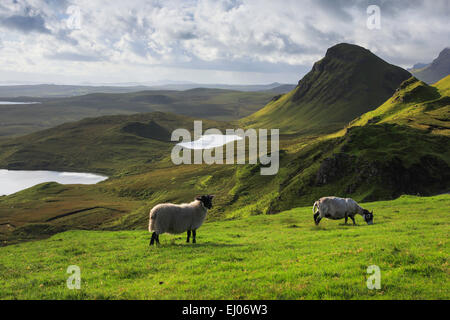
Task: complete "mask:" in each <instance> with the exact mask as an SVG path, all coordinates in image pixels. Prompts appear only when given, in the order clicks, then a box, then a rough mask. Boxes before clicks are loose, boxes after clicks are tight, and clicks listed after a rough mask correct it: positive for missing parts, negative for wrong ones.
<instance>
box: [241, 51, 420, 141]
mask: <svg viewBox="0 0 450 320" xmlns="http://www.w3.org/2000/svg"><path fill="white" fill-rule="evenodd" d="M410 76H411V75H410V73H409V72H407V71H406V70H403V69H401V68H399V67H397V66H393V65H390V64H388V63H387V62H385V61H383V60H382V59H380V58H379V57H377V56H376V55H374V54H373V53H371V52H370V51H369V50H367V49H364V48H362V47H359V46H356V45H351V44H346V43H341V44H338V45H336V46H333V47H331V48H329V49H328V50H327V53H326V55H325V57H324V58H323V59H322V60H320V61H318V62H316V63H315V64H314V66H313V68H312V70H311V71H310V72H309V73H308V74H307V75H306V76H305V77H303V79H301V80H300V81H299V83H298V86H297V88H296V89H295V90H293V91H291V92H289V93H287V94H285V95H282V96H279V97H277V98H278V99H276V98H275V99H273V100H272V101H271V102H270V103H269V104H268V105H267V106H266V107H264V108H263V109H261V110H259V111H257V112H256V113H254V114H252V115H250V116H249V117H247V118H245V119H243V120H242V124H243V125H245V126H248V127H255V126H256V127H261V128H279V129H282V130H283V132H285V133H287V132H332V131H333V130H337V129H339V128H342V127H343V126H344V125H346V124H347V123H348V122H349V121H351V120H352V119H354V118H356V117H357V116H360V115H361V114H363V113H365V112H367V111H370V110H373V109H375V108H376V107H378V106H379V105H380V104H382V103H383V102H384V101H386V99H388V98H389V97H390V96H391V95H392V94H393V93H394V91H395V89H396V88H397V87H398V86H399V85H400V83H401V82H403V81H404V80H406V79H408V78H409V77H410Z"/></svg>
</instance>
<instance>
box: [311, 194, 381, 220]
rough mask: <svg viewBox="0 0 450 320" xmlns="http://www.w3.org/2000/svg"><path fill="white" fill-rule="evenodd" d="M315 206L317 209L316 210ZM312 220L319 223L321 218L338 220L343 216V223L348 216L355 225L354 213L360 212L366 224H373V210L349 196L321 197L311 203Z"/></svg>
mask: <svg viewBox="0 0 450 320" xmlns="http://www.w3.org/2000/svg"><path fill="white" fill-rule="evenodd" d="M316 208H317V211H316ZM313 213H314V222H315V223H316V225H318V224H319V222H320V220H321V219H322V218H324V217H325V218H328V219H333V220H338V219H342V218H345V224H347V219H348V217H350V219H352V221H353V224H354V225H355V224H356V222H355V215H356V214H360V215H361V216H362V217H363V218H364V220H365V221H366V222H367V224H373V211H372V212H369V211H368V210H366V209H364V208H362V207H361V206H360V205H359V204H358V203H357V202H356V201H355V200H353V199H351V198H345V199H344V198H338V197H323V198H320V199H319V200H317V201H316V202H314V205H313Z"/></svg>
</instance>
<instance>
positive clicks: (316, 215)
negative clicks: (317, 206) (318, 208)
mask: <svg viewBox="0 0 450 320" xmlns="http://www.w3.org/2000/svg"><path fill="white" fill-rule="evenodd" d="M318 216H319V212H316V213H315V214H314V222H315V223H316V224H317V217H318Z"/></svg>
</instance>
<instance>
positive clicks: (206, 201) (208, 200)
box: [195, 195, 214, 209]
mask: <svg viewBox="0 0 450 320" xmlns="http://www.w3.org/2000/svg"><path fill="white" fill-rule="evenodd" d="M213 198H214V196H212V195H204V196H198V197H196V198H195V199H196V200H198V201H201V202H202V203H203V205H204V206H205V208H207V209H211V208H212V199H213Z"/></svg>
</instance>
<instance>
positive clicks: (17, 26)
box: [0, 15, 51, 34]
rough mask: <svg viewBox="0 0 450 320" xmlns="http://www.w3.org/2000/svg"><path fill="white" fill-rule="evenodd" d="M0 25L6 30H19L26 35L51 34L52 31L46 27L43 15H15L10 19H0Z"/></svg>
mask: <svg viewBox="0 0 450 320" xmlns="http://www.w3.org/2000/svg"><path fill="white" fill-rule="evenodd" d="M0 24H1V25H2V26H4V27H6V28H9V29H13V30H18V31H21V32H24V33H30V32H38V33H47V34H50V33H51V31H50V30H49V29H48V28H47V27H46V26H45V20H44V18H43V17H42V16H41V15H35V16H21V15H13V16H9V17H3V18H0Z"/></svg>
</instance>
